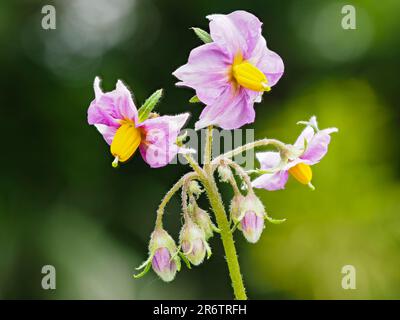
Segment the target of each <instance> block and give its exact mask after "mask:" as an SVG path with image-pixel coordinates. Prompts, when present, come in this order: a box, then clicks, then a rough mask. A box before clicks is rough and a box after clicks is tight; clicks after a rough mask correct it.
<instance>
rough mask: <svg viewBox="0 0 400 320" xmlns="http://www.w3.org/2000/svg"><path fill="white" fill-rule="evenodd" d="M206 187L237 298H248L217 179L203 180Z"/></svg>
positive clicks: (210, 177)
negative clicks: (216, 182)
mask: <svg viewBox="0 0 400 320" xmlns="http://www.w3.org/2000/svg"><path fill="white" fill-rule="evenodd" d="M203 184H204V187H205V189H206V192H207V195H208V198H209V200H210V204H211V207H212V209H213V211H214V214H215V218H216V220H217V225H218V228H219V229H220V234H221V239H222V244H223V246H224V250H225V257H226V263H227V264H228V269H229V275H230V277H231V281H232V287H233V291H234V294H235V298H236V299H237V300H246V299H247V296H246V289H245V288H244V284H243V279H242V274H241V273H240V266H239V261H238V257H237V253H236V248H235V243H234V241H233V235H232V233H231V230H230V224H229V221H228V218H227V216H226V213H225V208H224V206H223V204H222V199H221V195H220V194H219V192H218V189H217V186H216V184H215V180H214V178H213V177H212V176H209V177H208V179H207V180H206V181H204V182H203Z"/></svg>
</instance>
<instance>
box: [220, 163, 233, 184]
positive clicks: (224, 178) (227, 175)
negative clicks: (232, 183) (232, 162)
mask: <svg viewBox="0 0 400 320" xmlns="http://www.w3.org/2000/svg"><path fill="white" fill-rule="evenodd" d="M218 176H219V180H220V181H221V182H228V181H229V180H230V179H231V178H232V171H231V169H230V168H229V167H228V166H227V165H220V166H219V167H218Z"/></svg>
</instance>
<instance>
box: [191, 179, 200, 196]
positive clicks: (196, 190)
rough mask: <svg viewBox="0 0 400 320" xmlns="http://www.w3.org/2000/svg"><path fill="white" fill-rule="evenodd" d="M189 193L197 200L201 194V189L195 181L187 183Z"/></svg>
mask: <svg viewBox="0 0 400 320" xmlns="http://www.w3.org/2000/svg"><path fill="white" fill-rule="evenodd" d="M189 192H190V193H192V194H193V195H195V196H196V198H198V197H199V196H200V195H201V193H202V192H203V189H202V188H201V187H200V185H199V183H198V182H197V181H196V180H193V181H190V183H189Z"/></svg>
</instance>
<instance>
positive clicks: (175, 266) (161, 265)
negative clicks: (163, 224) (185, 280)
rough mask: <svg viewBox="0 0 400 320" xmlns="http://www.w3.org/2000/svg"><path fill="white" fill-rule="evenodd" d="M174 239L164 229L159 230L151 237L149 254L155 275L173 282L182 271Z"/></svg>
mask: <svg viewBox="0 0 400 320" xmlns="http://www.w3.org/2000/svg"><path fill="white" fill-rule="evenodd" d="M177 250H178V249H177V247H176V245H175V242H174V240H173V239H172V237H171V236H170V235H169V234H168V233H167V232H166V231H165V230H163V229H157V230H155V231H154V232H153V234H152V235H151V240H150V244H149V252H150V257H151V265H152V267H153V270H154V272H155V273H157V274H158V275H159V277H160V278H161V279H162V280H164V281H166V282H169V281H172V280H173V279H174V278H175V274H176V272H177V271H179V270H180V267H181V262H180V258H179V256H178V254H177Z"/></svg>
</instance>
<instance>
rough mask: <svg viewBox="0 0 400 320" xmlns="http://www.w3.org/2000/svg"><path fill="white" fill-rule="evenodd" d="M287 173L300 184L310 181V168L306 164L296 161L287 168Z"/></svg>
mask: <svg viewBox="0 0 400 320" xmlns="http://www.w3.org/2000/svg"><path fill="white" fill-rule="evenodd" d="M289 173H290V174H291V175H292V176H293V177H294V178H295V179H296V180H297V181H299V182H300V183H302V184H310V182H311V179H312V170H311V167H310V166H309V165H308V164H305V163H298V164H296V165H295V166H294V167H291V168H290V169H289Z"/></svg>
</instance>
